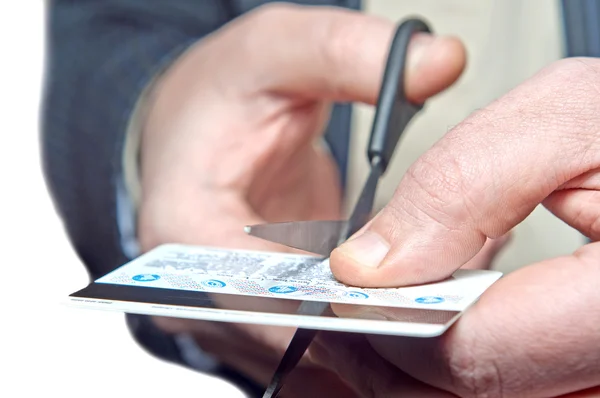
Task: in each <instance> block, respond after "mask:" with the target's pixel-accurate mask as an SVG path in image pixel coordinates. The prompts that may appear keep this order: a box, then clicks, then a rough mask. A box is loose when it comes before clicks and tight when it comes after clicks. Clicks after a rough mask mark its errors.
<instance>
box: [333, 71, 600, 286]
mask: <svg viewBox="0 0 600 398" xmlns="http://www.w3.org/2000/svg"><path fill="white" fill-rule="evenodd" d="M599 70H600V63H599V62H598V61H594V60H582V59H570V60H563V61H561V62H557V63H556V64H555V65H552V66H551V67H549V68H547V69H545V70H543V71H542V72H540V73H539V74H537V75H536V76H534V77H533V78H531V79H530V80H529V81H527V82H526V83H524V84H523V85H521V86H519V87H517V88H516V89H515V90H513V91H512V92H510V93H508V94H507V95H505V96H504V97H502V98H501V99H499V100H498V101H496V102H495V103H493V104H491V105H490V106H488V107H487V108H486V109H484V110H482V111H480V112H476V113H475V114H474V115H472V116H471V117H469V118H468V119H467V120H466V121H464V122H463V123H461V124H460V125H459V126H457V127H456V128H455V129H454V130H452V131H451V132H449V133H448V134H447V135H446V136H445V137H444V138H443V139H442V140H440V142H438V143H437V144H436V145H435V146H434V147H433V148H431V149H430V150H429V151H428V152H426V153H425V154H424V155H423V156H422V157H421V158H420V159H419V160H418V161H417V162H416V163H415V164H413V166H412V167H411V168H410V170H409V171H408V173H407V175H406V176H405V177H404V178H403V179H402V181H401V182H400V185H399V187H398V189H397V190H396V192H395V194H394V197H393V198H392V200H391V201H390V203H389V204H388V205H387V206H386V207H385V208H384V209H383V210H382V211H381V212H380V213H379V214H377V215H376V217H375V218H374V219H373V220H372V221H371V222H370V223H369V224H368V225H367V226H365V227H364V228H363V229H362V230H361V231H359V233H358V234H357V235H355V237H353V238H352V239H350V240H348V241H347V242H345V243H344V244H342V245H341V246H340V247H338V248H337V249H336V250H335V251H334V252H333V253H332V255H331V261H330V264H331V269H332V272H333V273H334V275H335V276H336V277H337V278H338V279H339V280H341V281H342V282H345V283H348V284H352V285H358V286H364V287H389V286H405V285H410V284H420V283H426V282H432V281H437V280H441V279H443V278H446V277H448V276H450V275H451V274H452V273H453V272H454V271H456V270H457V269H458V268H460V267H461V266H463V265H464V264H465V263H467V262H468V261H469V260H470V259H471V258H473V257H474V256H475V255H476V254H477V253H478V252H479V250H480V249H481V248H482V247H483V245H484V244H485V242H486V240H487V239H488V238H491V239H494V238H498V237H500V236H502V235H504V234H505V233H506V232H508V231H510V230H511V229H512V228H513V227H515V226H516V225H517V224H518V223H520V222H521V221H522V220H523V219H525V217H527V216H528V215H529V213H531V212H532V211H533V210H534V209H535V207H536V206H537V205H539V204H540V203H542V202H543V201H544V199H545V198H547V197H548V196H549V195H550V194H551V193H552V192H553V191H555V190H558V189H561V187H563V186H564V184H566V183H568V182H569V181H570V180H573V179H576V178H577V177H578V176H581V175H584V174H585V173H587V172H588V171H590V170H593V169H596V168H598V167H599V166H600V151H598V148H599V145H600V134H598V133H597V131H598V130H597V126H598V124H600V116H599V115H600V113H599V112H598V109H599V107H600V101H599V100H598V92H597V86H596V83H595V82H596V79H597V77H596V76H597V73H598V71H599Z"/></svg>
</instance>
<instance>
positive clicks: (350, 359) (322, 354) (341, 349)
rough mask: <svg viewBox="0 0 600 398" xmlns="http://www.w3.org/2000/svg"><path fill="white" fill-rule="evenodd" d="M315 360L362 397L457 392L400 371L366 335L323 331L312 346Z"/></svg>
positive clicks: (440, 395)
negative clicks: (432, 384)
mask: <svg viewBox="0 0 600 398" xmlns="http://www.w3.org/2000/svg"><path fill="white" fill-rule="evenodd" d="M309 355H310V357H311V359H312V360H314V361H315V362H317V363H320V364H322V365H323V366H325V367H326V368H328V369H331V370H332V371H333V372H335V373H337V374H338V375H339V376H340V377H341V378H342V379H343V380H345V381H346V383H348V384H349V385H350V386H352V388H353V389H354V390H355V391H356V392H357V393H358V394H359V395H360V396H361V397H404V396H406V397H414V398H418V397H428V398H429V397H431V398H434V397H435V398H447V397H453V396H454V395H452V394H449V393H447V392H444V391H440V390H438V389H436V388H432V387H429V386H427V385H425V384H423V383H422V382H420V381H418V380H415V379H413V378H412V377H409V376H407V375H406V374H405V373H403V372H401V371H399V370H398V369H397V368H395V367H394V366H393V365H391V364H390V363H389V362H387V361H386V360H385V359H383V358H382V357H381V356H380V355H379V354H377V352H375V351H374V350H373V348H372V347H371V345H370V344H369V343H368V342H367V340H366V339H365V337H364V335H362V334H354V333H329V332H328V333H320V334H319V336H318V337H317V339H315V341H314V342H313V344H312V345H311V347H310V349H309Z"/></svg>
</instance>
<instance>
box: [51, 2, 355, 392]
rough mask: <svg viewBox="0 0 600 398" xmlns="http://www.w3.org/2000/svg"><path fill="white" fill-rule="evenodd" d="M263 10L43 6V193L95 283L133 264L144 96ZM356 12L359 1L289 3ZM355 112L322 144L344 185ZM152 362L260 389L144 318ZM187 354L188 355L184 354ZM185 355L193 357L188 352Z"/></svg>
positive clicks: (143, 337) (143, 336)
mask: <svg viewBox="0 0 600 398" xmlns="http://www.w3.org/2000/svg"><path fill="white" fill-rule="evenodd" d="M268 2H269V1H259V0H170V1H165V0H54V1H50V2H48V3H47V4H48V14H47V15H48V24H47V40H48V42H47V60H48V61H47V64H46V73H45V87H44V94H43V104H42V110H41V119H42V123H41V143H42V154H41V156H42V162H43V170H44V175H45V178H46V182H47V186H48V189H49V191H50V194H51V196H52V198H53V201H54V205H55V208H56V210H57V212H58V213H59V215H60V216H61V218H62V220H63V223H64V227H65V229H66V232H67V235H68V237H69V239H70V242H71V244H72V246H73V248H74V249H75V251H76V253H77V255H78V256H79V258H80V259H81V261H82V263H83V264H84V265H85V267H86V269H87V270H88V272H89V275H90V278H91V279H95V278H98V277H100V276H102V275H104V274H106V273H107V272H109V271H111V270H113V269H115V268H116V267H118V266H120V265H122V264H123V263H125V262H127V261H128V260H129V257H130V256H131V255H129V257H128V254H127V253H126V252H125V251H126V250H125V249H124V245H123V237H122V236H121V235H122V229H120V227H122V226H121V225H120V224H119V219H120V217H122V214H119V212H120V211H121V212H122V211H123V210H122V209H121V210H119V206H118V200H119V197H120V196H122V195H123V193H122V191H123V171H122V170H121V167H122V165H121V163H122V156H123V146H124V141H125V132H126V128H127V125H128V122H129V119H130V117H131V114H132V111H133V108H134V106H135V104H136V101H137V99H138V98H139V96H140V94H141V92H142V91H143V89H144V88H145V87H146V85H147V84H148V83H149V82H150V81H151V79H152V78H153V76H155V74H156V73H157V72H159V71H160V70H161V69H162V68H163V67H165V66H167V65H169V63H170V62H172V61H173V60H174V59H175V58H176V57H177V56H178V55H179V54H180V53H181V52H182V51H184V50H185V49H186V48H187V47H188V46H189V45H191V44H193V43H195V42H196V41H197V40H201V39H202V38H203V37H204V36H206V35H207V34H210V33H211V32H213V31H214V30H216V29H218V28H219V27H221V26H222V25H224V24H225V23H227V22H228V21H230V20H231V19H233V18H235V17H237V16H239V15H242V14H243V13H245V12H248V11H249V10H251V9H253V8H255V7H258V6H260V5H262V4H264V3H268ZM293 3H298V4H309V5H334V6H341V7H348V8H353V9H358V8H359V6H360V0H337V1H336V0H329V1H328V0H312V1H309V0H307V1H293ZM350 117H351V107H350V105H349V104H337V105H336V106H335V107H334V111H333V114H332V118H331V122H330V124H329V126H328V128H327V130H326V134H325V137H326V140H327V142H328V144H329V146H330V148H331V151H332V153H333V155H334V157H335V159H336V161H337V162H338V164H339V166H340V171H341V172H342V180H344V179H345V172H346V165H347V154H348V142H349V139H348V134H349V126H350ZM127 324H128V326H129V329H130V330H131V332H132V334H133V336H134V337H135V338H136V340H137V341H138V342H139V343H140V344H141V345H142V346H143V347H144V348H146V349H147V350H148V351H149V352H151V353H152V354H154V355H156V356H158V357H160V358H162V359H165V360H169V361H173V362H176V363H179V364H182V365H184V366H190V367H194V368H195V369H197V370H199V371H205V372H211V373H213V374H217V375H221V376H222V377H224V378H227V379H228V380H231V381H233V382H234V383H236V384H237V385H239V386H240V387H242V388H243V389H245V390H246V391H247V392H248V393H249V394H250V395H251V396H254V395H257V396H260V393H261V388H260V387H259V386H256V385H255V384H254V383H252V382H251V381H250V380H248V379H246V378H245V377H243V376H242V375H239V374H237V373H236V372H235V371H233V370H232V369H229V368H227V367H224V366H221V365H220V364H218V362H216V363H215V361H214V360H211V359H210V358H206V360H202V359H200V360H195V361H191V360H190V359H189V358H190V357H191V356H190V353H189V352H187V350H188V349H187V348H185V347H186V346H185V345H182V344H181V342H180V341H178V340H177V337H181V336H169V335H165V334H164V333H162V332H161V331H159V330H158V329H157V328H155V327H154V326H153V324H152V323H151V322H150V319H149V318H148V317H145V316H139V315H131V314H129V315H127ZM182 350H183V351H186V352H182ZM190 350H191V348H190Z"/></svg>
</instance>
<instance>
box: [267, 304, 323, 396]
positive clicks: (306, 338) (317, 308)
mask: <svg viewBox="0 0 600 398" xmlns="http://www.w3.org/2000/svg"><path fill="white" fill-rule="evenodd" d="M327 307H329V303H324V302H319V301H303V302H302V304H300V307H299V308H298V311H297V313H298V314H302V315H314V316H317V315H321V314H322V313H323V312H324V311H325V310H326V309H327ZM317 333H318V330H313V329H298V330H296V333H294V337H292V341H291V342H290V345H289V346H288V348H287V349H286V350H285V353H284V354H283V358H281V362H279V366H278V367H277V370H275V374H274V375H273V378H272V379H271V383H269V386H268V387H267V390H266V391H265V393H264V395H263V398H276V397H277V396H279V392H280V391H281V388H282V387H283V380H284V379H285V377H286V376H287V375H288V374H289V373H290V372H291V371H292V370H293V369H294V368H295V367H296V365H297V364H298V362H300V360H301V359H302V356H303V355H304V353H305V352H306V350H307V349H308V347H309V346H310V343H312V341H313V340H314V338H315V336H316V335H317Z"/></svg>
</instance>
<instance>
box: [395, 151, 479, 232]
mask: <svg viewBox="0 0 600 398" xmlns="http://www.w3.org/2000/svg"><path fill="white" fill-rule="evenodd" d="M470 163H471V162H465V160H464V159H461V158H460V157H457V156H454V155H452V154H449V153H443V152H442V151H440V150H436V151H430V152H428V153H426V154H425V155H423V156H422V157H421V158H420V159H419V160H418V161H417V162H416V163H415V164H414V165H413V166H411V167H410V168H409V170H408V172H407V174H406V177H405V179H406V181H405V188H406V189H402V190H399V192H402V195H401V198H400V200H398V201H393V202H392V206H393V205H394V204H395V205H396V207H398V206H400V203H409V204H410V206H411V207H412V208H413V209H414V210H413V211H412V213H414V212H415V211H416V212H418V213H421V214H420V215H421V216H422V215H424V216H426V218H427V219H428V221H431V220H432V221H435V222H437V223H439V224H441V225H443V226H445V227H446V228H448V229H454V228H457V227H459V225H456V224H455V223H456V222H457V221H458V222H460V223H465V222H470V221H471V220H472V219H473V218H475V217H476V214H475V213H476V211H477V210H476V207H475V203H477V202H478V201H480V199H478V198H476V195H479V194H480V192H481V191H480V190H479V189H477V187H476V182H475V180H474V172H473V170H474V168H473V166H472V165H471V164H470ZM395 210H400V209H395ZM404 212H406V211H397V214H400V213H404ZM413 216H416V218H417V219H421V218H422V217H419V214H413Z"/></svg>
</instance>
